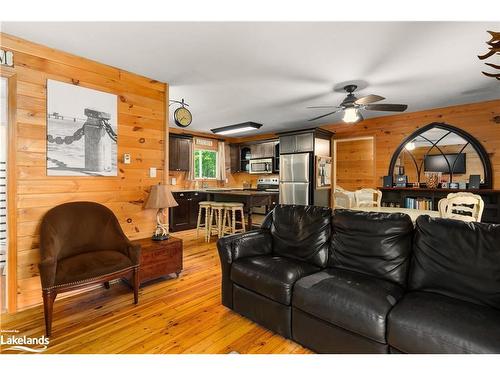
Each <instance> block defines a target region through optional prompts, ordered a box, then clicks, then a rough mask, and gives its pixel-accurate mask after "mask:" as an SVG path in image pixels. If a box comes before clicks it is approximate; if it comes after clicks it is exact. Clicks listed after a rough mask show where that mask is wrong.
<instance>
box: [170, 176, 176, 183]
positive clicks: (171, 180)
mask: <svg viewBox="0 0 500 375" xmlns="http://www.w3.org/2000/svg"><path fill="white" fill-rule="evenodd" d="M170 183H171V184H172V185H175V184H177V179H176V178H175V177H172V178H171V179H170Z"/></svg>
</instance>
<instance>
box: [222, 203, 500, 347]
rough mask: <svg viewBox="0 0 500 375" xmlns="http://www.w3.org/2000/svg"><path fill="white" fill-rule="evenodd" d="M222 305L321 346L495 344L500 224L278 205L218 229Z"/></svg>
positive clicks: (499, 337) (499, 336)
mask: <svg viewBox="0 0 500 375" xmlns="http://www.w3.org/2000/svg"><path fill="white" fill-rule="evenodd" d="M217 246H218V251H219V256H220V260H221V267H222V303H223V305H225V306H227V307H229V308H231V309H233V310H234V311H236V312H237V313H239V314H241V315H243V316H246V317H248V318H250V319H251V320H253V321H255V322H257V323H259V324H261V325H263V326H264V327H266V328H268V329H271V330H273V331H275V332H277V333H279V334H281V335H282V336H284V337H287V338H291V339H293V340H294V341H296V342H298V343H300V344H302V345H304V346H306V347H308V348H310V349H312V350H314V351H316V352H319V353H390V352H391V353H500V225H494V224H482V223H465V222H461V221H456V220H448V219H432V218H430V217H428V216H421V217H419V218H418V219H417V223H416V226H415V227H414V225H413V223H412V222H411V220H410V218H409V217H408V216H407V215H404V214H387V213H371V212H360V211H350V210H335V211H334V212H332V210H330V209H328V208H324V207H313V206H285V205H279V206H277V207H276V208H275V209H274V210H273V211H272V212H271V213H270V214H269V215H268V216H267V217H266V219H265V220H264V222H263V224H262V226H261V228H260V229H258V230H254V231H250V232H247V233H243V234H237V235H233V236H227V237H223V238H221V239H220V240H219V241H218V243H217Z"/></svg>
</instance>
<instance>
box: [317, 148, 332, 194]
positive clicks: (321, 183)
mask: <svg viewBox="0 0 500 375" xmlns="http://www.w3.org/2000/svg"><path fill="white" fill-rule="evenodd" d="M331 185H332V158H331V157H330V156H316V188H318V189H329V188H330V187H331Z"/></svg>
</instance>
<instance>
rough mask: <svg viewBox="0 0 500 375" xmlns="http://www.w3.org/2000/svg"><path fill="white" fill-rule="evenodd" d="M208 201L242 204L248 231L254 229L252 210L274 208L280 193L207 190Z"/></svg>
mask: <svg viewBox="0 0 500 375" xmlns="http://www.w3.org/2000/svg"><path fill="white" fill-rule="evenodd" d="M205 193H207V200H209V201H216V202H240V203H243V210H244V212H245V214H246V216H247V227H248V230H251V229H252V225H253V224H252V208H253V207H260V206H266V207H267V208H268V209H269V208H272V207H273V206H274V205H276V204H278V203H279V202H278V201H279V192H277V191H258V190H211V191H210V190H205Z"/></svg>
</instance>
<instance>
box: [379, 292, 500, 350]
mask: <svg viewBox="0 0 500 375" xmlns="http://www.w3.org/2000/svg"><path fill="white" fill-rule="evenodd" d="M387 339H388V341H389V344H390V345H391V346H393V347H395V348H396V349H398V350H400V351H403V352H406V353H500V311H499V310H496V309H493V308H491V307H486V306H481V305H476V304H473V303H471V302H465V301H461V300H457V299H454V298H451V297H447V296H443V295H439V294H434V293H426V292H410V293H408V294H406V295H405V297H404V298H403V299H402V300H401V301H400V302H399V303H398V304H397V305H396V306H395V307H394V309H393V310H392V311H391V312H390V314H389V322H388V329H387Z"/></svg>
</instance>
